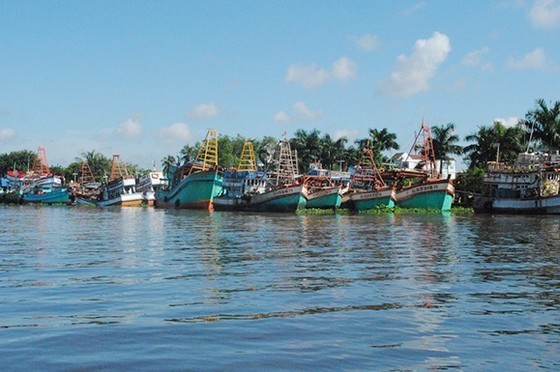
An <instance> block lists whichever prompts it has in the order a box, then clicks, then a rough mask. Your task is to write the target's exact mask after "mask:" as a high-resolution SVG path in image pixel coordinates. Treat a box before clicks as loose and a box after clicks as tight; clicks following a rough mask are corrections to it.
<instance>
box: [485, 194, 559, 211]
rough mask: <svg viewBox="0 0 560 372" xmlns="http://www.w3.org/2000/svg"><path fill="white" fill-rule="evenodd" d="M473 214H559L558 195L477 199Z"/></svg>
mask: <svg viewBox="0 0 560 372" xmlns="http://www.w3.org/2000/svg"><path fill="white" fill-rule="evenodd" d="M474 211H475V213H495V214H560V195H555V196H550V197H542V198H538V199H537V198H535V199H508V198H499V199H498V198H489V197H478V198H475V200H474Z"/></svg>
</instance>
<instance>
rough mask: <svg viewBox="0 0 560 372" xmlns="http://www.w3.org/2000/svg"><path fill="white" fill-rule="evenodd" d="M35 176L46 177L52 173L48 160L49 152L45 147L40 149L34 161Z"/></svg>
mask: <svg viewBox="0 0 560 372" xmlns="http://www.w3.org/2000/svg"><path fill="white" fill-rule="evenodd" d="M32 169H33V174H34V175H38V176H46V175H47V174H50V173H51V168H50V166H49V161H48V160H47V152H46V150H45V148H44V147H39V149H38V150H37V155H36V156H35V160H34V161H33V168H32Z"/></svg>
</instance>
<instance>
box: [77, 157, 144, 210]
mask: <svg viewBox="0 0 560 372" xmlns="http://www.w3.org/2000/svg"><path fill="white" fill-rule="evenodd" d="M94 195H97V196H96V197H95V196H94ZM143 200H144V199H143V197H142V193H140V192H138V191H136V179H135V178H134V176H131V175H129V174H128V171H127V170H126V166H125V164H124V162H123V161H122V160H121V158H120V155H119V154H114V155H113V161H112V163H111V173H110V175H109V180H108V183H107V184H106V185H102V186H101V188H100V189H99V191H98V192H97V193H95V194H93V195H90V196H87V197H86V196H79V197H76V201H75V202H76V204H78V205H97V206H99V207H110V206H122V207H137V206H140V205H141V204H142V201H143Z"/></svg>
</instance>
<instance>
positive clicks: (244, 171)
mask: <svg viewBox="0 0 560 372" xmlns="http://www.w3.org/2000/svg"><path fill="white" fill-rule="evenodd" d="M275 165H276V170H275V172H274V173H273V174H272V175H271V176H269V175H267V174H265V173H264V172H261V171H257V170H256V164H255V157H254V151H253V147H252V144H251V143H250V142H246V143H245V144H244V147H243V151H242V155H241V157H240V165H239V167H238V168H239V169H237V170H235V171H232V172H225V174H224V185H225V190H224V193H223V194H222V195H221V196H218V197H216V198H215V199H214V205H215V208H216V210H241V211H265V212H295V211H297V210H299V209H303V208H305V204H306V202H307V186H305V185H304V184H301V183H298V182H297V181H296V171H295V165H294V158H293V154H292V151H291V149H290V143H289V142H288V141H287V140H282V141H280V142H279V145H278V149H277V157H276V161H275Z"/></svg>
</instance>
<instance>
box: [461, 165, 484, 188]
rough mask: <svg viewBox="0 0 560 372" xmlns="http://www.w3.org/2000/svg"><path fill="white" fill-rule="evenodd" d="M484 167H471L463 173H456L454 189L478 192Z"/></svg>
mask: <svg viewBox="0 0 560 372" xmlns="http://www.w3.org/2000/svg"><path fill="white" fill-rule="evenodd" d="M483 181H484V169H482V168H480V167H471V168H469V169H468V170H467V171H466V172H465V173H461V174H458V175H457V179H456V180H455V189H456V190H457V191H462V192H469V193H474V194H479V193H481V192H482V186H483V183H484V182H483Z"/></svg>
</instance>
